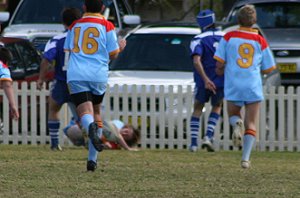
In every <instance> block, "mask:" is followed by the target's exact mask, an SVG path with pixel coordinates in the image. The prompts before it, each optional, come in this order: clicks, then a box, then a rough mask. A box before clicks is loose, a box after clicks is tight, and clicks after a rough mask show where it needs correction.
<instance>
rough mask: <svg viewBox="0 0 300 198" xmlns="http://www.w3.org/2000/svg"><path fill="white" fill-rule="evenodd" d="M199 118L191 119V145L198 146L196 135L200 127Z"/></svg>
mask: <svg viewBox="0 0 300 198" xmlns="http://www.w3.org/2000/svg"><path fill="white" fill-rule="evenodd" d="M199 121H200V118H197V117H193V116H192V117H191V122H190V128H191V145H192V146H198V133H199V126H200V122H199Z"/></svg>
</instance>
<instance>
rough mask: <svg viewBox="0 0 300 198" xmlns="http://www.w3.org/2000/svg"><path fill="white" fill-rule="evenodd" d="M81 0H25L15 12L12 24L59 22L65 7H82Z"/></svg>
mask: <svg viewBox="0 0 300 198" xmlns="http://www.w3.org/2000/svg"><path fill="white" fill-rule="evenodd" d="M83 3H84V1H82V0H51V1H49V0H38V1H37V0H26V1H23V3H22V5H21V6H20V8H19V11H18V12H17V15H16V16H15V18H14V20H13V22H12V23H13V24H26V23H31V24H32V23H48V24H49V23H61V22H62V18H61V12H62V10H63V9H64V8H67V7H76V8H79V9H82V7H83Z"/></svg>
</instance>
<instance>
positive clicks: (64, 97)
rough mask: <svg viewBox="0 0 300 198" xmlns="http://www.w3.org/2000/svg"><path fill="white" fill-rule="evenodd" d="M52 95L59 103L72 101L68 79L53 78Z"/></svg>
mask: <svg viewBox="0 0 300 198" xmlns="http://www.w3.org/2000/svg"><path fill="white" fill-rule="evenodd" d="M50 95H51V97H52V98H53V100H55V102H56V103H57V104H59V105H63V104H64V103H67V102H70V101H71V98H70V93H69V89H68V85H67V82H66V81H63V80H56V79H55V80H53V83H52V85H51V87H50Z"/></svg>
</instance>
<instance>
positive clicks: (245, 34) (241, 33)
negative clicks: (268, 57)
mask: <svg viewBox="0 0 300 198" xmlns="http://www.w3.org/2000/svg"><path fill="white" fill-rule="evenodd" d="M250 29H251V31H246V28H244V29H243V30H235V31H232V32H228V33H227V34H225V35H224V39H225V40H226V41H227V42H228V41H229V40H230V39H231V38H241V39H247V40H252V41H256V42H258V43H259V44H260V45H261V49H262V50H264V49H266V48H267V47H268V43H267V41H266V40H265V39H264V38H263V37H262V36H260V35H259V34H258V33H257V31H256V30H255V29H252V28H250Z"/></svg>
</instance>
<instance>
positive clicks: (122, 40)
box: [119, 39, 126, 52]
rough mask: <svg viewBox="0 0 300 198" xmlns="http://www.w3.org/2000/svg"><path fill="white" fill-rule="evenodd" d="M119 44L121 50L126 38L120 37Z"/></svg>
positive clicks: (124, 45)
mask: <svg viewBox="0 0 300 198" xmlns="http://www.w3.org/2000/svg"><path fill="white" fill-rule="evenodd" d="M119 46H120V51H121V52H122V51H123V50H124V48H125V47H126V40H125V39H120V40H119Z"/></svg>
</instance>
